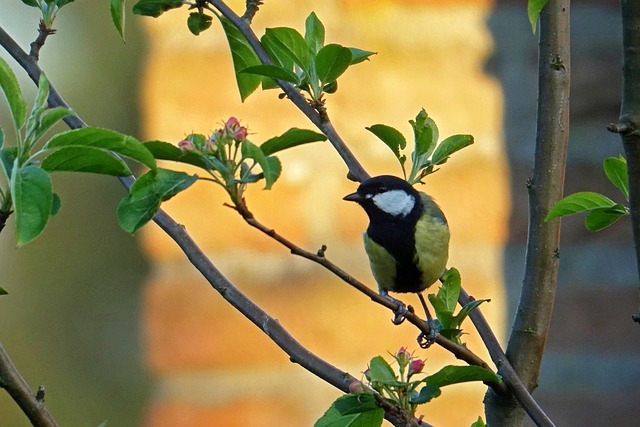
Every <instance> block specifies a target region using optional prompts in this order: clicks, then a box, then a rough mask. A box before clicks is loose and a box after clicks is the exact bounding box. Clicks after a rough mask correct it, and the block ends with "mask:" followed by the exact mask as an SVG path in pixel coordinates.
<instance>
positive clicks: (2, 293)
mask: <svg viewBox="0 0 640 427" xmlns="http://www.w3.org/2000/svg"><path fill="white" fill-rule="evenodd" d="M0 295H9V292H7V291H5V290H4V289H2V288H0Z"/></svg>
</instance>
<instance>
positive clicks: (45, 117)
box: [26, 107, 75, 144]
mask: <svg viewBox="0 0 640 427" xmlns="http://www.w3.org/2000/svg"><path fill="white" fill-rule="evenodd" d="M74 114H75V113H74V112H73V111H72V110H70V109H68V108H65V107H55V108H47V109H45V110H44V111H43V112H42V114H40V117H38V120H37V122H36V124H35V127H34V128H33V129H31V131H30V133H28V134H27V138H26V139H27V140H28V143H29V144H35V143H36V142H37V141H38V140H39V139H40V138H42V136H43V135H44V134H45V133H47V131H48V130H49V129H51V128H52V127H53V126H55V124H56V123H58V122H59V121H60V120H62V119H64V118H65V117H67V116H73V115H74ZM27 122H28V121H27Z"/></svg>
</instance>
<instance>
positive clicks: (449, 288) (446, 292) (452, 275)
mask: <svg viewBox="0 0 640 427" xmlns="http://www.w3.org/2000/svg"><path fill="white" fill-rule="evenodd" d="M442 279H443V281H444V283H443V284H442V286H441V287H440V289H438V297H440V298H441V299H442V300H443V301H444V303H445V307H446V309H447V311H449V312H450V313H453V310H455V309H456V305H457V304H458V297H459V296H460V286H461V280H460V273H459V272H458V270H457V269H456V268H450V269H449V270H447V271H446V272H445V273H444V274H443V275H442Z"/></svg>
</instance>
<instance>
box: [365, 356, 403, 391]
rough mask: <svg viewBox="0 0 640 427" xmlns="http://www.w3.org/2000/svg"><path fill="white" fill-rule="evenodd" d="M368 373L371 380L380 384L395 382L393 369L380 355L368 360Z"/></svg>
mask: <svg viewBox="0 0 640 427" xmlns="http://www.w3.org/2000/svg"><path fill="white" fill-rule="evenodd" d="M369 375H371V381H372V382H379V383H382V384H392V383H395V382H397V381H398V380H397V378H396V375H395V373H394V372H393V369H391V366H390V365H389V363H387V361H386V360H384V359H383V358H382V356H376V357H374V358H373V359H371V361H370V362H369Z"/></svg>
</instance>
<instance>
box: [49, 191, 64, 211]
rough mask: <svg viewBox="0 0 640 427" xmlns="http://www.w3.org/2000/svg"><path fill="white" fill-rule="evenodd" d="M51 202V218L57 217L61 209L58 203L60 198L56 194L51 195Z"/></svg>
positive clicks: (60, 203)
mask: <svg viewBox="0 0 640 427" xmlns="http://www.w3.org/2000/svg"><path fill="white" fill-rule="evenodd" d="M52 195H53V202H52V203H51V216H56V215H58V212H60V208H61V207H62V202H61V201H60V196H58V194H57V193H53V194H52Z"/></svg>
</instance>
